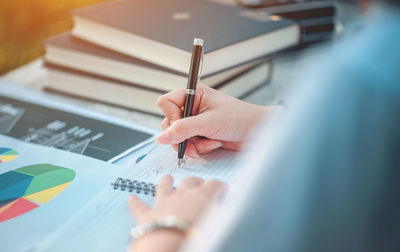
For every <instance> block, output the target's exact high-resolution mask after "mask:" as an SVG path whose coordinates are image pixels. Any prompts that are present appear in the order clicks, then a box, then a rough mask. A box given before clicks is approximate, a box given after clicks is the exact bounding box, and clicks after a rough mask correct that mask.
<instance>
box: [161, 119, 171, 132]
mask: <svg viewBox="0 0 400 252" xmlns="http://www.w3.org/2000/svg"><path fill="white" fill-rule="evenodd" d="M169 125H170V121H169V119H168V118H167V117H164V119H163V120H162V122H161V129H162V130H166V129H167V128H168V127H169Z"/></svg>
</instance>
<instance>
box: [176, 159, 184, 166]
mask: <svg viewBox="0 0 400 252" xmlns="http://www.w3.org/2000/svg"><path fill="white" fill-rule="evenodd" d="M184 164H185V160H184V159H183V158H179V159H178V167H179V168H180V167H182V166H183V165H184Z"/></svg>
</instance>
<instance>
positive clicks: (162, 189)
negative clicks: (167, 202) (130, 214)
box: [156, 174, 174, 200]
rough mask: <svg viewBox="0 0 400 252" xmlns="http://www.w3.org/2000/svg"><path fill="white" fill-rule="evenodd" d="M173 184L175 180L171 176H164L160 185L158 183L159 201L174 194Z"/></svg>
mask: <svg viewBox="0 0 400 252" xmlns="http://www.w3.org/2000/svg"><path fill="white" fill-rule="evenodd" d="M173 183H174V179H173V177H172V176H171V175H169V174H167V175H164V176H163V177H162V178H161V180H160V183H158V186H157V189H156V198H157V200H159V199H161V198H163V197H165V196H167V195H169V194H171V193H172V192H173V188H172V185H173Z"/></svg>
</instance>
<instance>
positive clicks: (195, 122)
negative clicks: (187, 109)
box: [156, 114, 218, 144]
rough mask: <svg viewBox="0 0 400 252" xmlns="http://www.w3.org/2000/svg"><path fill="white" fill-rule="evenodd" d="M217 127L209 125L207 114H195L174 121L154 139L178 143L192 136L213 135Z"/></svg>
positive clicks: (164, 142)
mask: <svg viewBox="0 0 400 252" xmlns="http://www.w3.org/2000/svg"><path fill="white" fill-rule="evenodd" d="M217 131H218V129H217V128H215V127H213V125H212V124H211V125H210V119H209V118H208V117H207V115H203V114H202V115H196V116H191V117H187V118H183V119H180V120H178V121H175V122H174V123H173V124H171V126H169V127H168V128H167V129H166V130H164V131H163V132H162V133H161V134H160V135H159V136H158V137H157V139H156V141H157V142H158V143H159V144H178V143H180V142H182V141H183V140H185V139H189V138H191V137H194V136H206V137H207V135H213V134H214V133H215V132H217Z"/></svg>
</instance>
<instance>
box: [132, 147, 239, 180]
mask: <svg viewBox="0 0 400 252" xmlns="http://www.w3.org/2000/svg"><path fill="white" fill-rule="evenodd" d="M236 157H237V153H236V152H232V151H226V150H222V149H219V150H215V151H213V152H211V153H210V154H207V155H202V156H201V158H198V159H191V158H187V159H186V163H185V165H184V166H183V167H178V158H177V153H176V151H174V150H173V149H172V148H171V147H170V146H159V147H157V148H155V149H154V150H153V151H152V152H151V153H149V154H148V155H147V156H146V158H144V159H143V160H142V161H141V162H140V163H139V165H138V167H137V168H136V171H135V173H134V174H132V175H133V176H134V177H135V179H137V180H140V181H145V182H150V183H154V184H157V183H158V181H159V180H160V179H161V177H162V176H163V175H165V174H171V175H172V176H173V177H174V180H175V182H176V183H179V181H180V180H182V179H183V178H185V177H189V176H195V177H200V178H203V179H205V180H209V179H217V180H220V181H223V182H226V183H228V184H229V183H230V182H231V180H232V178H233V175H234V174H235V173H236V170H237V169H236V166H235V158H236ZM128 175H129V174H128ZM132 175H131V176H132Z"/></svg>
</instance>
